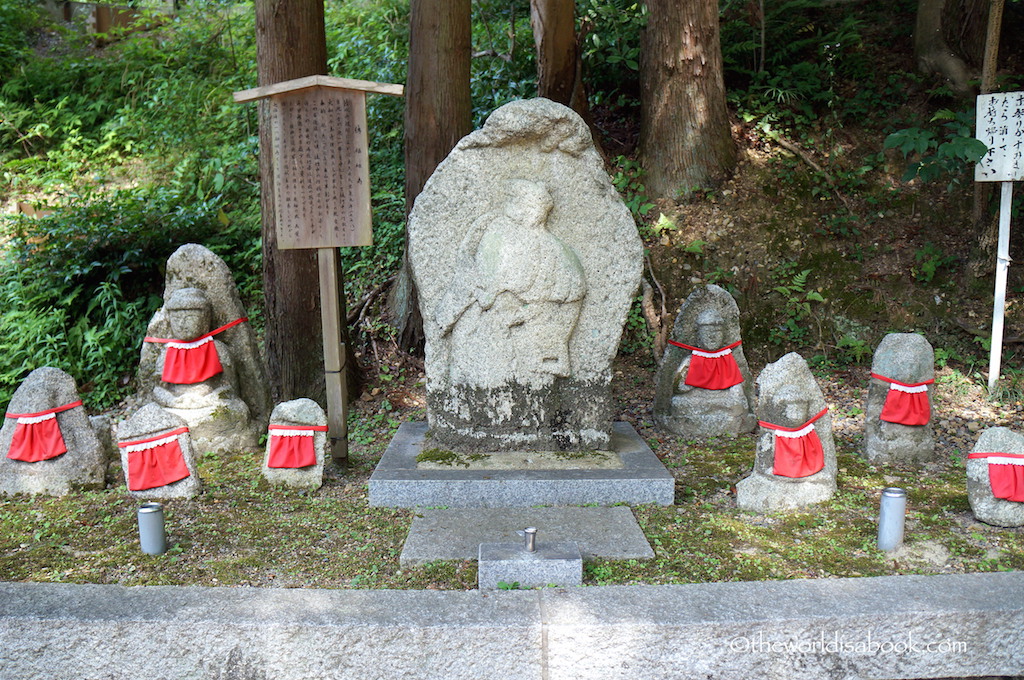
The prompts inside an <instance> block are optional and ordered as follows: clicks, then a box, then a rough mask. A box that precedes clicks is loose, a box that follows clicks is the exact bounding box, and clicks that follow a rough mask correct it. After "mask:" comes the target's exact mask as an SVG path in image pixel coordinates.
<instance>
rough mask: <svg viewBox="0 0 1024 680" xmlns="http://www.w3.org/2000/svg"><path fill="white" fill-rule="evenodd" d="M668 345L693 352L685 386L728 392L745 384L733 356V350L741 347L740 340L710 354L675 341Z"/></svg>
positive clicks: (670, 341)
mask: <svg viewBox="0 0 1024 680" xmlns="http://www.w3.org/2000/svg"><path fill="white" fill-rule="evenodd" d="M668 344H670V345H675V346H676V347H682V348H683V349H688V350H690V352H691V354H690V368H689V370H687V371H686V381H685V382H684V383H683V384H685V385H689V386H690V387H700V388H701V389H705V390H727V389H729V388H730V387H732V386H734V385H739V384H740V383H741V382H743V374H742V373H740V367H739V366H738V365H737V364H736V357H734V356H733V354H732V350H733V349H734V348H736V347H739V346H740V341H739V340H737V341H736V342H734V343H732V344H731V345H726V346H725V347H722V348H721V349H716V350H713V351H710V352H709V351H707V350H703V349H700V348H699V347H691V346H690V345H684V344H683V343H681V342H676V341H675V340H669V341H668Z"/></svg>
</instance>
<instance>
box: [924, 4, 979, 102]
mask: <svg viewBox="0 0 1024 680" xmlns="http://www.w3.org/2000/svg"><path fill="white" fill-rule="evenodd" d="M945 5H946V0H918V3H917V24H916V26H915V27H914V58H915V59H916V60H917V69H918V70H919V71H920V72H921V73H923V74H925V75H932V74H937V75H940V76H942V77H943V78H945V79H946V81H947V82H948V83H949V86H950V88H951V89H952V90H953V92H955V93H956V94H958V95H962V96H968V95H971V96H973V94H974V88H973V86H971V84H970V82H969V81H970V73H969V72H968V70H967V65H966V64H965V63H964V61H963V59H961V58H960V57H958V56H957V55H956V54H954V53H953V50H952V49H950V47H949V45H948V44H947V43H946V39H945V37H944V36H943V33H942V10H943V8H944V7H945Z"/></svg>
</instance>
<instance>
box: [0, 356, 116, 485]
mask: <svg viewBox="0 0 1024 680" xmlns="http://www.w3.org/2000/svg"><path fill="white" fill-rule="evenodd" d="M5 415H6V417H5V418H4V419H3V423H2V425H3V427H2V428H0V494H7V495H10V494H15V493H43V494H50V495H53V496H62V495H64V494H66V493H69V492H70V491H71V490H73V489H84V488H93V489H96V488H102V487H103V481H104V474H105V472H106V456H105V455H104V452H103V448H102V446H101V444H100V441H99V439H98V438H97V436H96V432H95V431H94V430H93V428H92V425H91V424H90V422H89V418H88V416H87V415H86V413H85V408H84V407H83V406H82V400H81V398H80V397H79V396H78V389H77V388H76V387H75V381H74V379H73V378H72V377H71V376H70V375H68V374H67V373H65V372H64V371H62V370H60V369H59V368H52V367H49V366H47V367H43V368H37V369H36V370H34V371H32V372H31V373H30V374H29V375H28V377H27V378H25V380H24V382H22V383H21V385H20V386H19V387H18V389H17V390H16V391H15V392H14V395H13V396H12V397H11V402H10V404H8V406H7V413H6V414H5Z"/></svg>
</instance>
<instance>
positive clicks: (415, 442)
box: [370, 422, 675, 508]
mask: <svg viewBox="0 0 1024 680" xmlns="http://www.w3.org/2000/svg"><path fill="white" fill-rule="evenodd" d="M426 432H427V424H426V423H424V422H415V423H403V424H402V425H401V426H400V427H399V428H398V432H397V433H395V436H394V438H393V439H392V440H391V443H390V444H389V445H388V448H387V450H386V451H385V452H384V456H383V457H382V458H381V460H380V463H379V464H378V465H377V468H376V469H375V470H374V472H373V474H372V475H371V476H370V505H374V506H389V507H399V508H410V507H448V508H528V507H532V506H535V505H590V504H596V505H613V504H616V503H626V504H628V505H640V504H643V503H653V504H656V505H672V503H673V501H674V499H675V479H674V478H673V477H672V475H671V474H670V473H669V471H668V470H666V469H665V466H664V465H662V464H661V461H659V460H658V457H657V456H655V455H654V452H653V451H651V448H650V447H649V446H647V444H646V443H645V442H644V440H643V439H641V438H640V435H638V434H637V433H636V430H634V429H633V427H632V426H630V425H629V424H627V423H615V424H614V431H613V433H612V445H611V449H612V451H614V452H615V453H616V454H618V455H619V457H620V458H621V459H622V462H623V464H624V467H623V468H622V469H612V470H607V469H606V470H585V469H577V470H465V469H460V468H459V467H457V466H455V467H453V468H452V469H450V470H436V469H435V470H422V469H418V468H417V467H416V456H417V455H418V454H419V453H420V452H421V451H422V450H423V441H424V437H425V435H426Z"/></svg>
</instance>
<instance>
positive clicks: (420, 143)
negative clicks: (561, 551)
mask: <svg viewBox="0 0 1024 680" xmlns="http://www.w3.org/2000/svg"><path fill="white" fill-rule="evenodd" d="M470 32H471V23H470V0H412V3H411V5H410V7H409V75H408V77H407V78H406V85H405V212H406V215H407V216H408V214H409V212H410V211H411V210H412V206H413V203H414V202H415V200H416V197H417V196H419V193H420V191H421V190H422V189H423V185H424V184H426V182H427V179H428V178H429V177H430V175H431V174H432V173H433V172H434V168H436V167H437V165H438V163H440V162H441V161H442V160H444V158H445V157H446V156H447V155H448V152H450V151H451V150H452V148H453V147H454V146H455V144H456V143H458V141H459V140H460V139H462V138H463V137H464V136H466V135H467V134H469V133H470V132H471V131H472V128H473V119H472V106H471V103H470V94H469V62H470V56H471V55H470ZM391 308H392V313H393V315H394V318H395V324H396V326H397V327H398V331H399V339H400V344H401V347H402V348H403V349H406V350H415V349H418V348H419V347H420V346H421V345H422V344H423V320H422V319H421V318H420V315H419V305H418V302H417V296H416V288H415V286H414V285H413V282H412V277H411V276H410V274H409V265H408V248H407V249H406V258H405V262H404V263H403V264H402V271H401V272H400V273H399V277H398V281H397V282H396V284H395V286H394V288H393V295H392V296H391Z"/></svg>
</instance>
